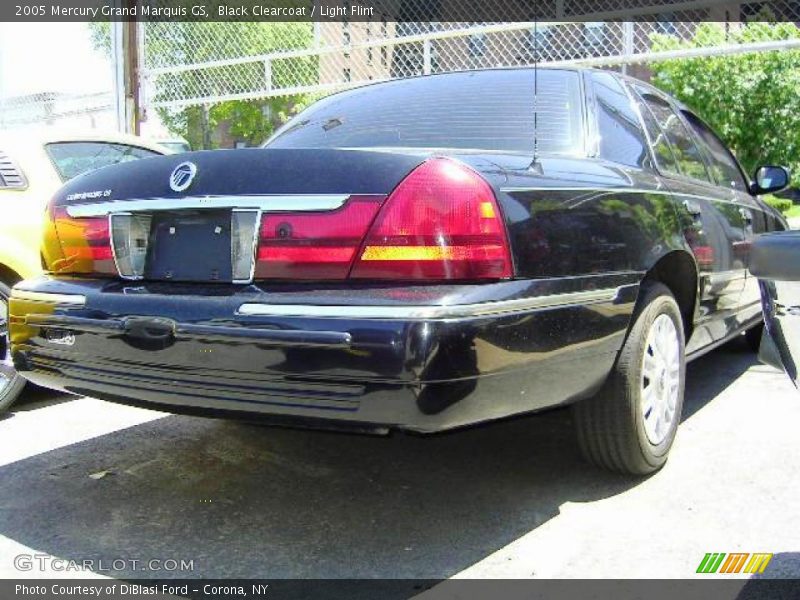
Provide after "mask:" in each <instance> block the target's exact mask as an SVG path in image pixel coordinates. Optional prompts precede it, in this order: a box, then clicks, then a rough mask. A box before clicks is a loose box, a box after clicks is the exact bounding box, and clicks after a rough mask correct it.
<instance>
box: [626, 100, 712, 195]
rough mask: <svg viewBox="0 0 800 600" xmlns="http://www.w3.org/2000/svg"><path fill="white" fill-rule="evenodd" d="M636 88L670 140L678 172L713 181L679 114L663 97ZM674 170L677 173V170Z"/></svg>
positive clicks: (666, 168) (664, 167)
mask: <svg viewBox="0 0 800 600" xmlns="http://www.w3.org/2000/svg"><path fill="white" fill-rule="evenodd" d="M636 90H637V92H638V93H639V95H640V96H641V98H642V100H643V101H644V104H645V106H646V107H647V108H648V109H649V110H650V113H651V114H652V115H653V117H654V118H655V120H656V123H658V126H659V128H660V129H661V131H663V132H664V135H666V137H667V139H668V140H669V143H670V146H671V148H672V151H673V153H674V155H675V161H676V163H677V167H678V170H679V172H678V173H676V174H680V175H685V176H686V177H692V178H694V179H699V180H701V181H707V182H711V178H710V177H709V175H708V170H707V169H706V163H705V161H704V159H703V155H702V154H701V153H700V149H699V148H698V147H697V144H695V143H694V140H693V139H692V134H691V132H690V131H689V130H688V129H687V127H686V126H685V125H684V124H683V121H681V119H680V117H679V116H678V114H677V113H676V112H675V111H674V110H673V109H672V107H671V106H670V105H669V103H668V102H667V101H666V100H664V99H663V98H660V97H659V96H657V95H655V94H654V93H652V92H650V91H649V90H647V89H645V88H641V87H638V86H637V88H636ZM660 166H661V168H662V169H664V170H665V171H669V170H670V169H669V168H668V167H666V166H665V165H660ZM672 172H673V173H675V171H672Z"/></svg>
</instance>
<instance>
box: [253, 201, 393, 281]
mask: <svg viewBox="0 0 800 600" xmlns="http://www.w3.org/2000/svg"><path fill="white" fill-rule="evenodd" d="M381 200H383V197H382V196H377V197H376V196H371V197H370V196H352V197H350V199H349V200H348V201H347V203H346V204H345V205H344V206H343V207H342V208H340V209H339V210H337V211H335V212H323V213H311V214H302V213H285V214H266V215H264V216H263V217H262V219H261V232H260V239H259V245H258V260H257V262H256V274H255V276H256V278H257V279H262V278H269V279H345V278H347V274H348V273H349V271H350V267H351V265H352V264H353V259H354V258H355V255H356V252H357V251H358V249H359V247H360V246H361V240H362V239H363V238H364V234H365V232H366V231H367V230H368V229H369V226H370V224H371V223H372V221H373V219H374V218H375V215H376V214H377V212H378V209H379V208H380V206H381V205H380V201H381Z"/></svg>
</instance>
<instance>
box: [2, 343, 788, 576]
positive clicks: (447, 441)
mask: <svg viewBox="0 0 800 600" xmlns="http://www.w3.org/2000/svg"><path fill="white" fill-rule="evenodd" d="M576 368H580V365H576ZM799 423H800V392H798V391H797V390H795V389H794V387H793V386H792V384H791V383H790V382H789V381H788V379H786V377H785V376H784V375H783V374H782V373H779V372H777V371H775V370H773V369H772V368H770V367H767V366H764V365H761V364H759V363H758V362H757V360H756V358H755V356H754V355H753V354H751V353H750V352H749V351H748V350H747V349H746V347H745V344H744V342H743V341H736V342H733V343H731V344H728V345H726V346H724V347H723V348H721V349H719V350H716V351H714V352H712V353H711V354H709V355H707V356H705V357H703V358H700V359H698V360H697V361H695V362H694V363H692V364H691V365H690V366H689V369H688V387H687V392H686V404H685V407H684V415H683V423H682V425H681V428H680V430H679V433H678V437H677V440H676V443H675V447H674V449H673V452H672V455H671V457H670V460H669V461H668V463H667V465H666V467H665V468H664V469H663V470H662V471H661V472H659V473H657V474H655V475H652V476H649V477H643V478H642V477H639V478H634V477H624V476H619V475H614V474H609V473H604V472H602V471H598V470H596V469H594V468H592V467H591V466H588V465H587V464H585V463H584V462H583V461H582V460H581V458H580V456H579V454H578V449H577V445H576V442H575V441H574V437H573V433H572V424H571V422H570V415H569V411H566V410H556V411H550V412H547V413H544V414H540V415H535V416H532V417H526V418H522V419H516V420H511V421H506V422H503V423H497V424H493V425H489V426H483V427H479V428H474V429H469V430H463V431H458V432H453V433H448V434H444V435H436V436H432V437H420V436H413V435H403V434H395V435H392V436H390V437H370V436H364V435H352V434H340V433H326V432H319V431H302V430H289V429H273V428H267V427H263V426H257V425H252V424H247V423H240V422H233V421H221V420H213V419H202V418H195V417H182V416H173V415H164V414H163V413H157V412H151V411H147V410H142V409H136V408H130V407H125V406H120V405H114V404H109V403H105V402H101V401H99V400H94V399H90V398H76V397H70V396H63V395H58V394H55V393H53V392H49V391H46V390H40V389H29V390H28V391H26V393H25V398H24V399H23V401H22V402H21V403H20V404H19V405H18V406H17V407H16V408H15V410H14V411H13V412H12V413H11V414H10V415H8V416H7V417H6V418H3V419H2V420H0V577H5V578H17V577H50V576H52V577H63V576H71V577H85V576H87V574H89V575H97V576H114V577H160V578H163V577H169V578H172V577H205V578H227V577H266V578H276V577H304V578H328V577H337V578H338V577H373V578H377V577H393V578H403V577H409V578H435V579H439V578H450V577H509V578H526V577H543V578H551V577H556V578H562V577H563V578H566V577H608V578H627V577H635V578H650V577H669V578H673V577H674V578H684V577H695V576H698V575H696V574H695V571H696V569H697V566H698V564H699V563H700V561H701V560H702V558H703V556H704V555H705V553H707V552H745V553H753V552H767V553H772V554H773V555H774V556H773V559H772V561H771V562H770V564H769V565H768V568H767V570H766V571H765V574H764V576H765V577H766V576H768V577H800V554H798V552H800V536H798V533H797V532H798V531H800V503H798V491H800V486H798V483H797V479H798V474H800V436H798V433H797V432H798V424H799ZM20 556H22V557H23V558H22V559H20V558H19V557H20ZM26 556H27V557H39V558H35V559H30V560H28V561H26V560H25V558H24V557H26ZM53 559H62V560H61V561H60V562H59V561H55V562H54V560H53ZM152 559H158V560H160V561H162V563H157V564H156V565H154V564H150V562H149V561H152ZM84 561H87V562H84ZM115 561H116V562H115ZM169 561H176V563H178V565H181V561H183V566H179V567H178V568H175V569H171V568H170V567H172V566H174V565H173V563H171V562H169ZM165 562H166V565H167V566H165V565H164V563H165ZM78 563H80V564H82V565H86V566H87V568H86V570H83V571H74V570H69V571H65V564H66V565H72V564H78ZM735 577H739V576H735ZM741 577H744V576H741Z"/></svg>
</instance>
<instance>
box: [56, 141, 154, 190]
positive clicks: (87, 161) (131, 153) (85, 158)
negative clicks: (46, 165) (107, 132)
mask: <svg viewBox="0 0 800 600" xmlns="http://www.w3.org/2000/svg"><path fill="white" fill-rule="evenodd" d="M45 150H46V151H47V154H48V156H49V157H50V160H52V161H53V165H55V168H56V171H57V172H58V175H59V177H61V180H62V181H67V180H69V179H72V178H73V177H77V176H78V175H82V174H84V173H87V172H88V171H94V170H95V169H99V168H101V167H107V166H109V165H115V164H117V163H122V162H128V161H131V160H138V159H140V158H149V157H151V156H159V153H158V152H153V151H152V150H147V149H145V148H139V147H137V146H129V145H128V144H117V143H110V142H56V143H52V144H47V145H46V146H45Z"/></svg>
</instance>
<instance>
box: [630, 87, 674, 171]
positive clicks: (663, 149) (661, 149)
mask: <svg viewBox="0 0 800 600" xmlns="http://www.w3.org/2000/svg"><path fill="white" fill-rule="evenodd" d="M632 96H633V100H634V102H635V104H636V108H637V110H638V111H639V115H640V116H641V118H642V122H643V123H644V129H645V131H646V132H647V137H648V138H649V143H650V150H651V151H652V153H653V156H654V158H655V161H656V166H658V167H659V168H660V169H661V170H662V171H665V172H670V173H678V172H679V170H678V161H676V160H675V154H674V153H673V152H672V147H671V146H670V144H669V140H668V139H667V136H666V134H665V133H664V132H663V131H661V129H660V128H659V126H658V123H656V119H655V117H654V116H653V114H652V113H651V112H650V109H649V108H647V106H645V104H644V101H643V100H642V99H641V98H640V97H639V95H638V94H632Z"/></svg>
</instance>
